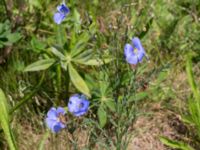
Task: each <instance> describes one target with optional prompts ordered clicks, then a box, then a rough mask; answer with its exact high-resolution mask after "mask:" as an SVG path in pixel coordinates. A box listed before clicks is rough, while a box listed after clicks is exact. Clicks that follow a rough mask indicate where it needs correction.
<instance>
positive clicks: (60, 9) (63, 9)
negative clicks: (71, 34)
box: [57, 4, 69, 15]
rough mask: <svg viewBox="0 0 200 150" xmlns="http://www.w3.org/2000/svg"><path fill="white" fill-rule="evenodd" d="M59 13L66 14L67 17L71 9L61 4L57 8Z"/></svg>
mask: <svg viewBox="0 0 200 150" xmlns="http://www.w3.org/2000/svg"><path fill="white" fill-rule="evenodd" d="M57 10H58V12H60V13H64V14H65V15H66V14H68V13H69V8H68V7H67V6H66V5H65V4H61V5H59V6H58V7H57Z"/></svg>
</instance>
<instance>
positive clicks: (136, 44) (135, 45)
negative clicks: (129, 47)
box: [132, 37, 145, 52]
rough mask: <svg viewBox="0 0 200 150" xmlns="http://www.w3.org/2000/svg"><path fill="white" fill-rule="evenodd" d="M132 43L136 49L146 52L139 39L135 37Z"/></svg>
mask: <svg viewBox="0 0 200 150" xmlns="http://www.w3.org/2000/svg"><path fill="white" fill-rule="evenodd" d="M132 42H133V46H134V48H137V49H138V50H139V51H142V52H145V51H144V48H143V46H142V44H141V42H140V39H139V38H138V37H134V38H133V39H132Z"/></svg>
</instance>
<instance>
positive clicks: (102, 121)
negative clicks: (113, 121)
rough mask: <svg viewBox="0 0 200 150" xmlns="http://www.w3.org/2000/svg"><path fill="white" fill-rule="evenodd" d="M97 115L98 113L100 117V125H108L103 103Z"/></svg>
mask: <svg viewBox="0 0 200 150" xmlns="http://www.w3.org/2000/svg"><path fill="white" fill-rule="evenodd" d="M97 115H98V118H99V123H100V126H101V127H102V128H103V127H104V126H105V125H106V122H107V113H106V111H105V110H104V108H103V105H101V106H100V107H99V109H98V112H97Z"/></svg>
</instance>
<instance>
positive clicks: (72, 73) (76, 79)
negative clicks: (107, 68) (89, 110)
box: [69, 64, 90, 97]
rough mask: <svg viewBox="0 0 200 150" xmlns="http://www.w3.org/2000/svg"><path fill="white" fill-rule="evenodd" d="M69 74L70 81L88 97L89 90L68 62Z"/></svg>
mask: <svg viewBox="0 0 200 150" xmlns="http://www.w3.org/2000/svg"><path fill="white" fill-rule="evenodd" d="M69 76H70V79H71V81H72V83H73V84H74V86H75V87H76V88H77V89H78V90H79V91H81V92H82V93H84V94H85V95H87V96H88V97H90V90H89V88H88V86H87V84H86V83H85V81H84V80H83V78H82V77H81V76H80V75H79V74H78V72H77V71H76V70H75V69H74V67H73V66H72V64H69Z"/></svg>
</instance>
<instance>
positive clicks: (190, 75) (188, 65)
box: [186, 56, 200, 100]
mask: <svg viewBox="0 0 200 150" xmlns="http://www.w3.org/2000/svg"><path fill="white" fill-rule="evenodd" d="M186 72H187V76H188V82H189V84H190V86H191V89H192V92H193V94H194V96H195V98H196V99H197V100H198V99H199V97H200V94H199V90H198V88H197V85H196V83H195V80H194V74H193V72H192V60H191V56H188V57H187V63H186Z"/></svg>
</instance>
